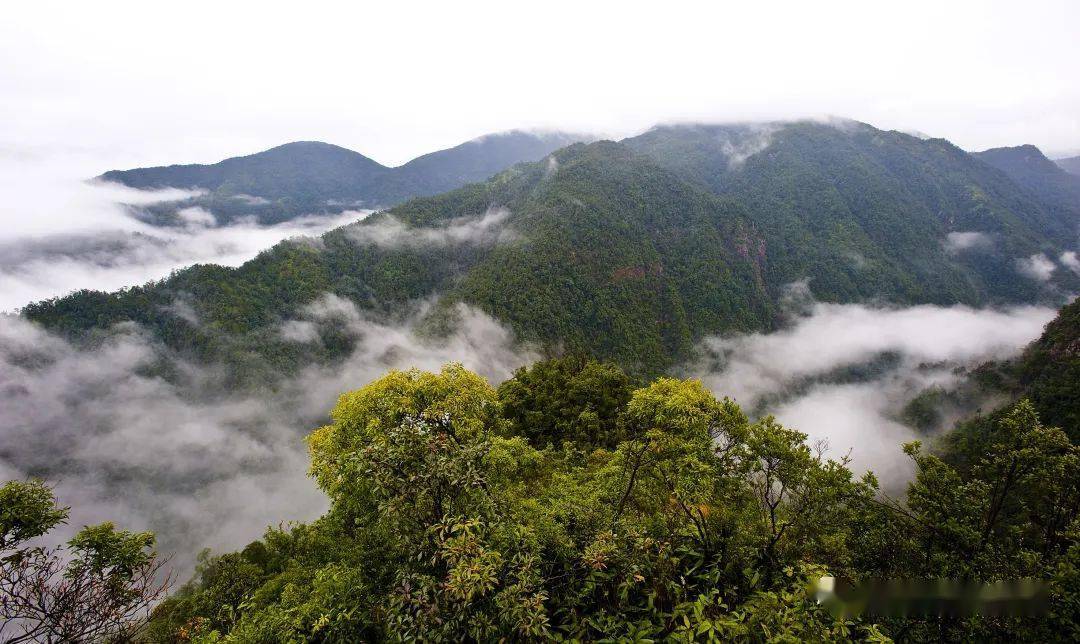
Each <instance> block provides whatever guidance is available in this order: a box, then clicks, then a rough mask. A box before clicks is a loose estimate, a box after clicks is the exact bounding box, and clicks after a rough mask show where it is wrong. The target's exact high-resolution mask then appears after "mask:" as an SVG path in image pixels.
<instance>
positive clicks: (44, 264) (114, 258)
mask: <svg viewBox="0 0 1080 644" xmlns="http://www.w3.org/2000/svg"><path fill="white" fill-rule="evenodd" d="M106 163H107V161H105V160H97V159H95V158H83V157H79V158H77V159H74V160H73V159H72V158H70V155H64V154H60V153H56V154H45V155H35V154H26V155H19V156H0V192H2V194H3V195H4V200H3V203H0V218H2V219H3V221H4V223H5V226H4V229H3V230H0V312H4V311H13V310H16V309H18V308H20V307H22V306H24V305H26V304H28V303H30V302H34V301H39V300H43V299H47V298H50V297H55V296H58V295H64V294H67V293H69V292H71V291H74V290H79V289H83V288H90V289H98V290H116V289H119V288H123V287H127V286H133V285H136V284H143V283H145V282H148V281H150V280H155V279H161V278H163V277H166V276H168V275H169V273H171V272H172V271H174V270H176V269H178V268H181V267H184V266H188V265H190V264H195V263H215V264H224V265H229V266H235V265H239V264H241V263H243V262H244V261H247V260H248V259H251V258H252V257H254V256H255V255H256V254H258V252H259V251H262V250H264V249H266V248H269V247H270V246H272V245H274V244H275V243H277V242H279V241H281V240H284V239H288V238H290V237H294V236H297V235H318V234H321V233H323V232H325V231H326V230H329V229H330V228H335V227H337V226H340V225H344V224H347V223H350V222H353V221H356V220H357V219H360V218H363V217H365V216H367V215H368V214H369V212H368V211H348V212H344V213H340V214H334V215H327V214H314V215H309V216H306V217H301V218H298V219H294V220H292V221H289V222H285V223H281V224H276V225H267V226H263V225H259V224H258V223H256V222H255V221H254V220H253V219H244V218H241V219H240V220H238V221H236V222H234V223H233V224H232V225H228V226H217V225H216V218H215V217H214V214H213V213H212V212H210V211H208V210H206V209H204V208H199V207H191V208H186V209H183V210H181V211H180V213H179V215H180V219H181V221H182V223H183V225H182V226H171V227H167V228H165V227H161V228H159V227H154V226H152V225H149V224H147V223H144V222H142V221H140V220H139V219H137V218H136V217H133V216H132V215H131V211H130V208H129V206H131V205H136V206H138V205H150V204H154V203H159V202H166V201H176V200H181V199H185V198H189V197H193V196H197V195H198V194H199V193H198V192H197V191H190V190H177V189H166V190H152V191H143V190H135V189H132V188H126V187H124V186H121V185H118V184H114V183H108V182H99V181H86V180H85V177H87V176H92V175H94V174H97V173H99V172H100V171H101V170H102V168H105V167H108V165H105V164H106Z"/></svg>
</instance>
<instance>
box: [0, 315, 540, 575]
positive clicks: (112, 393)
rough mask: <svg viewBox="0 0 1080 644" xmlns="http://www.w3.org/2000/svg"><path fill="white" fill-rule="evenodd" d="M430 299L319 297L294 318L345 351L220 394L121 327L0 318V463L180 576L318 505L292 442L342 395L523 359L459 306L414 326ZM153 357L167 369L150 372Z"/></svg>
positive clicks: (300, 450)
mask: <svg viewBox="0 0 1080 644" xmlns="http://www.w3.org/2000/svg"><path fill="white" fill-rule="evenodd" d="M177 306H179V307H180V308H181V311H180V312H181V313H183V310H184V309H183V304H182V303H181V304H178V305H177ZM429 306H430V304H424V305H421V306H419V307H417V311H416V313H415V314H414V315H412V316H410V317H409V318H408V319H406V320H404V321H398V322H397V323H390V322H385V321H375V320H372V319H370V318H368V317H367V316H366V315H365V314H364V313H362V312H360V311H358V310H357V309H356V308H355V307H354V306H353V305H352V304H351V303H350V302H348V301H346V300H342V299H340V298H337V297H335V296H331V295H328V296H326V297H324V298H322V299H320V300H319V301H318V302H316V303H315V304H313V305H312V306H310V307H308V309H307V310H306V311H305V312H304V315H303V316H302V317H301V318H300V319H297V320H294V321H292V323H295V324H305V323H306V324H311V325H316V326H318V325H324V326H325V325H334V326H335V328H336V329H337V331H338V332H340V333H346V334H348V335H349V336H350V337H351V338H352V339H353V342H354V349H353V351H352V353H351V355H349V356H348V357H347V358H345V359H344V360H341V361H336V362H334V363H333V364H327V365H311V366H309V367H307V368H304V369H303V370H301V372H300V373H297V374H294V375H292V376H290V377H285V378H283V379H281V380H280V382H278V383H277V384H276V385H275V386H274V388H273V393H270V392H263V393H260V394H255V393H239V392H234V391H230V390H229V389H228V387H227V385H226V384H225V383H224V380H223V378H224V369H221V368H219V367H217V366H214V365H197V364H192V363H189V362H185V361H183V360H180V359H179V358H177V357H176V356H175V355H172V354H170V352H169V351H167V350H166V349H165V348H164V347H162V346H161V345H160V344H159V343H158V342H157V341H156V340H154V339H153V338H151V337H150V336H149V335H147V334H145V333H143V332H142V331H141V330H140V329H139V328H138V327H137V326H135V325H133V324H124V325H120V326H118V327H115V328H114V329H112V331H111V332H110V334H109V337H108V339H106V340H105V341H103V342H102V343H100V344H99V345H97V346H95V347H93V348H79V347H76V346H73V345H71V344H69V343H68V342H66V341H65V340H63V339H61V338H59V337H56V336H54V335H52V334H50V333H48V332H46V331H44V330H42V329H41V328H39V327H37V326H36V325H33V324H31V323H29V322H27V321H25V320H23V319H21V318H18V317H15V316H0V409H3V413H2V414H0V474H3V475H4V477H7V478H13V477H15V478H17V477H22V476H27V475H41V474H43V475H46V476H47V477H48V478H49V479H50V480H51V481H53V482H55V483H56V485H57V492H58V495H59V497H60V500H61V502H63V503H65V504H68V505H71V506H72V508H73V513H72V520H71V526H72V527H76V528H77V527H78V526H81V525H83V524H88V523H94V522H100V521H104V520H113V521H116V522H117V523H118V524H121V525H123V526H125V527H128V528H133V529H144V528H145V529H153V530H155V531H156V532H157V533H158V536H159V544H160V549H161V550H162V552H167V553H172V554H173V556H174V563H175V565H176V566H177V567H178V570H180V574H181V575H182V576H183V575H186V574H188V573H189V571H190V566H191V564H192V562H193V557H194V555H195V553H196V552H198V550H199V549H201V548H202V547H211V548H213V549H215V550H218V551H220V550H224V549H231V548H236V547H239V546H242V545H244V544H245V543H247V542H248V541H250V540H252V539H254V538H257V537H258V536H259V535H260V534H261V533H262V531H263V529H265V527H266V526H268V525H276V524H277V523H278V522H279V521H282V520H309V519H312V518H314V517H316V516H318V515H319V514H321V513H322V512H323V511H324V509H325V505H326V502H325V499H324V497H323V495H322V494H321V493H320V492H319V491H318V490H317V489H316V488H315V487H314V485H313V484H312V483H311V482H310V481H309V480H308V479H307V478H306V476H305V473H306V470H307V454H306V451H305V448H304V444H303V437H304V436H305V435H306V434H307V433H308V432H309V431H310V430H311V429H312V428H313V427H315V426H317V425H319V424H322V423H324V422H325V421H326V418H327V413H328V412H329V410H330V408H331V407H332V406H333V404H334V403H335V401H336V399H337V397H338V396H339V395H340V394H341V393H343V392H345V391H348V390H352V389H356V388H358V387H361V386H363V385H364V384H366V383H367V382H370V381H371V380H373V379H375V378H377V377H379V376H381V375H383V374H384V373H385V372H386V371H387V370H389V369H393V368H408V367H414V366H415V367H419V368H422V369H429V370H437V369H438V368H439V367H440V366H441V365H443V364H445V363H447V362H451V361H459V362H462V363H463V364H465V365H466V366H467V367H468V368H470V369H473V370H475V371H477V372H479V373H481V374H483V375H485V376H487V377H488V378H490V379H491V380H492V381H495V382H498V381H500V380H502V379H505V378H507V377H509V375H510V374H511V373H512V371H513V369H515V368H516V367H518V366H520V365H522V364H525V363H527V362H530V361H532V360H534V359H536V357H537V356H536V355H535V354H534V353H532V352H530V351H529V350H528V349H526V348H521V347H518V346H517V345H516V344H515V342H514V339H513V336H512V334H511V333H510V332H509V331H507V330H506V329H505V328H504V327H502V326H501V325H499V324H498V323H497V322H495V321H494V320H492V319H491V318H490V317H488V316H487V315H485V314H483V313H482V312H479V311H477V310H475V309H472V308H469V307H466V306H464V305H459V306H458V307H457V310H456V314H457V324H456V330H455V331H453V332H452V333H451V334H450V335H449V336H447V337H442V338H433V337H429V336H427V335H425V334H424V333H422V332H421V331H420V330H419V329H418V325H420V323H421V321H422V319H423V316H424V314H425V313H426V312H427V308H428V307H429ZM163 360H164V361H168V362H169V363H170V364H172V365H174V367H175V369H174V370H173V373H179V374H180V376H178V377H174V378H170V379H169V380H166V379H165V378H163V377H161V376H159V375H156V374H157V373H158V370H157V369H156V367H157V366H158V365H160V364H161V363H162V361H163Z"/></svg>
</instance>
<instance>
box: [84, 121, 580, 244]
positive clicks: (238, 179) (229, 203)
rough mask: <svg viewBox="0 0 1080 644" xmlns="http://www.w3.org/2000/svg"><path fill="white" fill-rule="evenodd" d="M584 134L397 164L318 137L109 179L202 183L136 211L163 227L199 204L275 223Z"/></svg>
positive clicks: (484, 142) (497, 137)
mask: <svg viewBox="0 0 1080 644" xmlns="http://www.w3.org/2000/svg"><path fill="white" fill-rule="evenodd" d="M580 139H581V137H575V136H571V135H568V134H561V133H548V134H531V133H527V132H506V133H502V134H492V135H489V136H485V137H482V138H479V139H475V140H473V141H468V142H466V143H462V144H461V145H458V146H456V147H453V148H450V149H448V150H441V151H439V152H432V153H430V154H425V155H424V156H421V157H417V158H416V159H413V160H412V161H410V162H408V163H406V164H405V165H403V166H400V167H397V168H389V167H386V166H384V165H382V164H380V163H378V162H376V161H373V160H371V159H369V158H367V157H365V156H364V155H362V154H359V153H357V152H353V151H352V150H347V149H345V148H341V147H338V146H336V145H330V144H328V143H319V142H315V141H301V142H296V143H287V144H285V145H281V146H278V147H276V148H273V149H270V150H266V151H264V152H259V153H258V154H252V155H249V156H244V157H234V158H231V159H226V160H224V161H221V162H219V163H215V164H213V165H173V166H167V167H157V168H137V169H134V170H110V171H109V172H106V173H105V174H103V175H101V177H100V178H101V179H103V180H105V181H114V182H117V183H122V184H124V185H126V186H130V187H133V188H142V189H149V188H165V187H173V188H201V189H203V190H206V191H208V193H209V194H207V195H204V196H201V197H196V198H193V199H187V200H184V201H181V202H172V203H167V204H161V205H156V206H151V207H148V208H145V209H141V210H138V211H137V212H136V214H138V215H139V216H141V217H142V218H144V219H147V220H149V221H152V222H154V223H159V224H170V223H175V222H176V221H177V214H176V212H177V210H179V209H182V208H186V207H191V206H199V207H202V208H204V209H207V210H209V211H211V212H212V213H213V214H214V215H215V217H216V218H217V220H218V222H219V223H226V222H228V221H231V220H233V219H235V218H237V217H240V216H255V217H256V218H257V219H258V220H259V221H260V222H261V223H267V224H268V223H276V222H280V221H284V220H287V219H292V218H293V217H297V216H300V215H305V214H312V213H320V212H340V211H342V210H345V209H350V208H352V209H356V208H377V207H386V206H392V205H394V204H397V203H400V202H402V201H405V200H406V199H409V198H411V197H420V196H426V195H433V194H437V193H440V192H446V191H447V190H453V189H454V188H458V187H461V186H463V185H465V184H467V183H472V182H475V181H482V180H484V179H487V178H488V177H490V176H491V175H493V174H495V173H496V172H499V171H500V170H503V169H505V168H508V167H510V166H512V165H514V164H515V163H520V162H522V161H535V160H537V159H540V158H543V157H544V156H545V155H547V154H548V153H550V152H552V151H554V150H556V149H558V148H560V147H562V146H564V145H567V144H569V143H572V142H574V141H577V140H580Z"/></svg>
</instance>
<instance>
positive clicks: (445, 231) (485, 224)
mask: <svg viewBox="0 0 1080 644" xmlns="http://www.w3.org/2000/svg"><path fill="white" fill-rule="evenodd" d="M509 216H510V211H509V210H507V209H506V208H491V209H489V210H488V211H487V212H485V213H484V214H483V215H480V216H478V217H458V218H456V219H452V220H450V221H449V222H447V223H446V224H445V225H442V226H407V225H405V224H404V223H402V222H401V221H400V220H398V219H396V218H395V217H393V216H389V215H388V216H386V217H384V218H382V219H381V220H379V221H378V222H375V223H369V224H365V225H363V226H352V227H350V228H348V229H347V230H346V233H347V234H348V236H349V237H350V238H351V239H352V240H354V241H356V242H357V243H360V244H376V245H378V246H386V247H391V248H395V247H401V246H409V247H420V246H451V245H455V244H477V245H483V244H493V243H500V242H507V241H510V240H512V239H514V238H515V237H516V235H515V233H514V231H513V230H512V229H510V228H509V227H507V226H506V225H505V224H506V219H507V218H508V217H509Z"/></svg>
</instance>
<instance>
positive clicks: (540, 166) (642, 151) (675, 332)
mask: <svg viewBox="0 0 1080 644" xmlns="http://www.w3.org/2000/svg"><path fill="white" fill-rule="evenodd" d="M1075 230H1076V222H1074V221H1063V220H1061V219H1060V218H1059V217H1058V216H1057V215H1055V213H1054V212H1053V211H1052V210H1051V209H1049V208H1048V207H1047V206H1046V204H1045V203H1043V202H1042V201H1039V200H1038V199H1036V198H1035V197H1034V196H1032V195H1031V193H1030V191H1028V190H1026V189H1024V188H1022V187H1020V186H1019V185H1018V184H1017V183H1016V182H1015V181H1014V180H1013V179H1011V178H1010V177H1009V176H1007V175H1006V174H1005V173H1004V172H1002V171H1000V170H998V169H996V168H994V167H992V166H990V165H988V164H987V163H984V162H983V161H981V160H979V159H977V158H975V157H973V156H971V155H970V154H968V153H966V152H964V151H963V150H960V149H959V148H957V147H956V146H954V145H952V144H950V143H949V142H947V141H944V140H941V139H931V140H926V141H924V140H920V139H917V138H915V137H912V136H909V135H905V134H900V133H897V132H886V131H882V130H878V129H875V128H873V127H870V126H868V125H864V124H858V123H840V124H823V123H813V122H800V123H778V124H771V125H767V126H678V127H661V128H657V129H654V130H652V131H650V132H648V133H646V134H644V135H642V136H639V137H635V138H632V139H628V140H626V141H623V142H621V143H615V142H611V141H602V142H597V143H592V144H574V145H571V146H568V147H566V148H563V149H561V150H558V151H557V152H554V153H553V154H551V155H549V156H548V157H547V158H545V159H543V160H541V161H539V162H536V163H530V164H521V165H517V166H514V167H513V168H511V169H509V170H506V171H504V172H502V173H500V174H498V175H496V176H494V177H492V178H491V179H490V180H488V181H486V182H482V183H475V184H471V185H468V186H466V187H463V188H460V189H457V190H453V191H450V192H447V193H443V194H440V195H437V196H434V197H425V198H418V199H413V200H410V201H408V202H406V203H404V204H402V205H400V206H398V207H396V208H394V209H392V210H389V211H386V212H383V213H381V214H378V215H375V216H372V217H369V218H368V219H366V220H364V221H362V222H358V223H356V224H353V225H350V226H346V227H343V228H340V229H337V230H334V231H331V232H329V233H327V234H325V235H323V237H322V239H321V240H320V241H319V243H317V244H311V243H303V242H300V241H291V242H286V243H282V244H279V245H278V246H275V247H274V248H273V249H270V250H268V251H266V252H265V253H263V254H261V255H260V256H259V257H257V258H256V259H254V260H252V261H251V262H248V263H247V264H244V265H243V266H241V267H239V268H236V269H230V268H223V267H217V266H195V267H192V268H190V269H187V270H184V271H180V272H179V273H177V274H176V275H174V276H173V277H171V278H169V279H168V280H165V281H163V282H160V283H155V284H150V285H147V286H145V287H139V288H135V289H129V290H127V291H123V292H120V293H115V294H105V293H96V292H82V293H78V294H74V295H71V296H69V297H66V298H61V299H59V300H54V301H50V302H44V303H40V304H36V305H32V306H28V307H27V308H26V309H25V310H24V314H25V315H26V316H28V317H30V318H31V319H34V320H37V321H39V322H42V323H43V324H46V325H47V326H49V327H52V328H54V329H58V330H62V331H64V332H66V333H67V334H68V335H72V336H79V335H81V334H84V333H85V332H87V331H90V330H93V329H97V328H104V327H107V326H109V325H111V324H114V323H116V322H121V321H125V320H134V321H136V322H139V323H141V324H143V325H144V326H147V327H149V328H151V329H154V330H155V332H156V333H157V334H158V335H159V336H160V337H162V338H163V339H164V340H165V341H166V343H169V344H170V345H171V346H174V347H175V348H177V349H181V350H184V351H187V352H191V353H194V354H196V355H199V356H204V357H206V358H207V359H211V358H212V359H215V360H216V359H224V360H226V361H229V360H232V358H230V356H235V361H234V362H235V363H236V364H238V365H239V364H242V365H244V367H243V369H245V370H248V371H251V370H252V369H256V368H255V367H253V366H252V364H253V363H252V356H255V355H262V356H264V358H265V360H266V364H272V365H274V367H273V368H274V369H278V368H281V369H286V370H289V369H294V368H296V367H297V366H299V365H301V364H303V363H304V362H305V361H307V360H310V359H314V358H313V357H312V355H311V354H310V351H316V350H317V351H323V350H324V349H325V350H326V351H329V353H324V354H319V356H317V358H318V359H320V360H324V359H325V360H332V359H334V355H335V354H334V353H333V350H332V349H330V348H328V347H331V346H332V345H331V344H329V343H328V344H327V345H326V346H325V347H318V348H314V349H305V348H302V347H297V346H296V345H295V343H292V344H290V343H289V342H288V341H285V340H283V339H282V338H281V336H280V334H279V333H278V327H279V325H280V324H281V323H282V321H283V320H286V319H289V318H292V317H296V316H297V315H299V314H300V312H301V311H302V310H303V308H304V307H305V306H306V305H307V304H309V303H311V302H312V301H314V300H315V299H317V298H319V297H320V296H321V295H322V294H324V293H333V294H336V295H338V296H340V297H343V298H347V299H349V300H351V301H352V302H354V303H356V304H357V305H358V306H359V307H361V308H365V309H368V310H372V311H377V312H379V313H381V314H383V315H388V316H394V315H400V314H401V311H403V310H404V309H405V308H406V304H407V303H408V302H410V301H414V300H417V299H420V298H428V297H438V298H439V301H440V303H441V304H442V305H441V306H436V307H435V313H433V314H432V315H433V316H436V317H437V316H438V315H439V314H440V312H444V313H445V312H447V311H450V308H449V307H447V306H445V305H447V304H450V303H453V302H459V301H460V302H466V303H470V304H472V305H475V306H478V307H480V308H481V309H483V310H484V311H486V312H487V313H489V314H491V315H492V316H494V317H495V318H496V319H498V320H500V321H502V322H503V323H506V324H508V325H510V326H511V327H512V328H513V330H514V331H515V332H516V333H517V335H518V337H520V338H522V339H524V340H528V341H531V342H535V343H537V344H539V345H541V346H546V347H549V348H551V349H553V350H554V349H576V350H581V351H584V352H587V353H590V354H593V355H596V356H599V357H603V358H610V359H613V360H616V361H618V362H619V363H620V364H622V365H624V366H626V367H628V368H630V369H633V370H635V371H642V372H656V371H659V370H662V369H663V368H665V367H667V366H669V365H671V364H673V363H674V362H676V361H678V360H681V359H685V358H686V357H688V356H689V354H690V352H691V349H692V347H693V346H694V343H695V342H696V341H697V340H699V339H700V338H701V337H703V336H705V335H709V334H715V333H721V332H725V331H750V330H763V329H769V328H772V327H773V326H774V325H775V324H776V323H777V321H778V320H779V313H780V310H779V303H780V302H781V301H783V299H784V297H785V293H786V292H787V290H786V288H787V286H788V285H789V284H791V283H793V282H799V281H802V282H803V283H805V284H806V285H807V286H808V288H809V289H810V291H811V292H812V293H813V295H814V296H815V297H816V298H818V299H820V300H823V301H831V302H857V301H865V300H871V299H874V300H885V301H891V302H895V303H900V304H915V303H936V304H953V303H966V304H971V305H980V304H986V303H995V302H998V303H1009V302H1032V301H1037V300H1050V301H1059V299H1058V298H1060V297H1061V293H1062V292H1074V291H1075V290H1076V289H1078V288H1080V282H1078V278H1077V276H1076V275H1075V274H1074V273H1072V272H1071V271H1068V270H1064V269H1061V268H1059V267H1056V266H1055V265H1054V264H1053V263H1052V261H1051V260H1049V259H1046V258H1047V257H1049V258H1056V257H1058V256H1059V254H1060V252H1061V251H1063V250H1065V249H1066V248H1071V246H1069V244H1071V243H1072V240H1073V239H1074V235H1075ZM1040 254H1042V255H1043V258H1042V259H1044V260H1045V261H1047V262H1051V264H1050V266H1051V269H1052V270H1049V271H1047V270H1045V267H1043V270H1042V272H1033V271H1030V270H1024V269H1025V265H1024V262H1030V261H1032V260H1031V259H1030V258H1032V257H1033V256H1036V257H1037V256H1039V255H1040ZM177 299H183V300H184V301H185V302H188V303H190V305H191V307H192V309H193V310H194V311H195V313H196V314H197V316H198V318H199V319H200V320H202V321H203V322H202V323H201V324H200V325H198V326H191V325H189V324H187V323H186V322H185V321H183V320H178V319H177V318H176V317H175V316H169V315H168V314H166V313H164V311H166V310H167V309H168V307H169V305H170V304H171V303H172V302H173V301H174V300H177ZM256 370H257V369H256Z"/></svg>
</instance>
